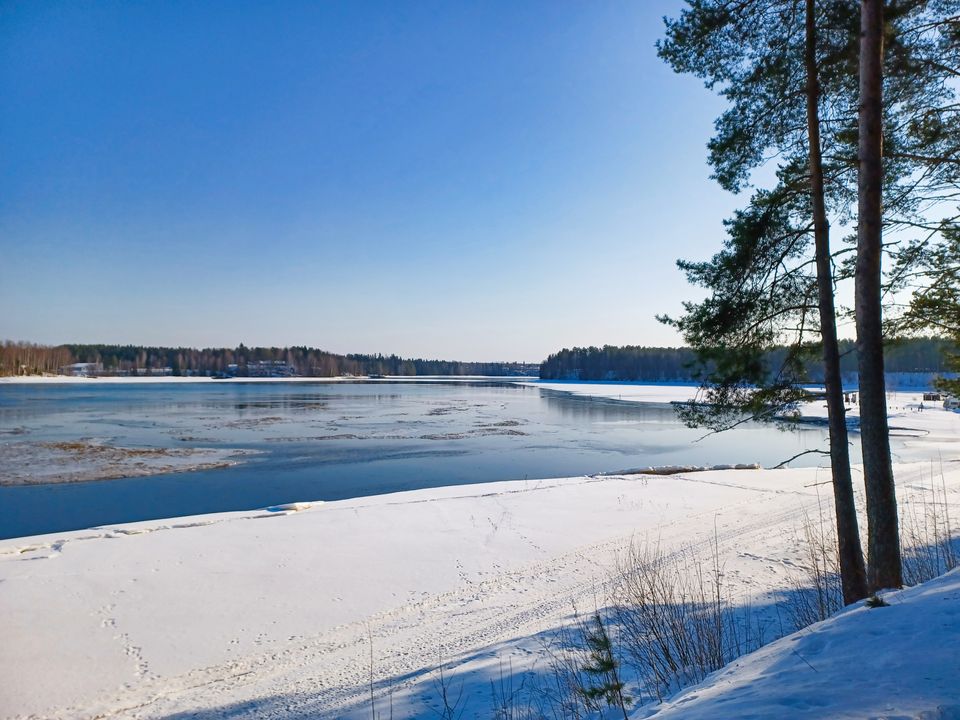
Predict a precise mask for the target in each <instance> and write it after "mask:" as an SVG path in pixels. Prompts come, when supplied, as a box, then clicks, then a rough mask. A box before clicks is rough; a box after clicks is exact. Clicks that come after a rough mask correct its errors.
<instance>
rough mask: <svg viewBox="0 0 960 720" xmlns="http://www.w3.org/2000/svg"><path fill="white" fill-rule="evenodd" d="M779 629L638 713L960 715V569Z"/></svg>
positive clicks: (668, 716)
mask: <svg viewBox="0 0 960 720" xmlns="http://www.w3.org/2000/svg"><path fill="white" fill-rule="evenodd" d="M884 599H885V600H886V602H887V603H889V607H876V608H868V607H865V606H864V605H863V603H860V604H859V605H857V606H854V607H852V608H849V609H847V610H846V611H844V612H842V613H840V614H838V615H836V616H834V617H832V618H830V619H829V620H826V621H825V622H821V623H817V624H815V625H811V626H810V627H808V628H806V629H804V630H801V631H800V632H798V633H795V634H793V635H789V636H787V637H785V638H782V639H780V640H778V641H776V642H774V643H772V644H770V645H767V646H766V647H763V648H761V649H760V650H758V651H757V652H755V653H753V654H751V655H748V656H746V657H743V658H741V659H740V660H738V661H736V662H734V663H732V664H731V665H729V666H727V667H726V668H724V669H723V670H720V671H719V672H717V673H714V674H713V675H711V676H710V677H708V678H707V680H706V681H705V682H704V683H702V684H700V685H697V686H695V687H691V688H688V689H687V690H685V691H683V692H681V693H680V694H679V695H677V696H676V697H675V698H673V699H672V700H671V701H670V702H668V703H667V704H665V705H663V706H661V707H660V708H659V710H658V711H656V712H654V713H652V714H651V713H648V712H645V711H640V712H637V713H636V714H634V716H633V717H634V718H635V720H640V719H641V718H653V719H654V720H681V719H682V720H716V719H717V718H726V719H728V720H734V719H736V718H744V719H745V718H796V719H797V720H801V719H802V718H832V719H833V720H842V719H843V718H850V719H851V720H853V719H857V720H860V719H861V718H890V719H893V718H916V719H919V720H951V719H953V718H960V685H958V680H957V678H958V673H960V654H958V650H957V649H958V648H960V571H956V570H955V571H953V572H951V573H949V574H947V575H944V576H943V577H940V578H937V579H936V580H932V581H930V582H928V583H924V584H923V585H918V586H917V587H914V588H909V589H907V590H903V591H901V592H894V593H888V594H886V595H884Z"/></svg>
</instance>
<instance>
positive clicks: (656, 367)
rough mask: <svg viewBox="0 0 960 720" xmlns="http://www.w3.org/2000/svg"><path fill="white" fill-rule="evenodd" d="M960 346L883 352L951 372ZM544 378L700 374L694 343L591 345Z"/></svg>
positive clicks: (849, 349)
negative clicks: (677, 345)
mask: <svg viewBox="0 0 960 720" xmlns="http://www.w3.org/2000/svg"><path fill="white" fill-rule="evenodd" d="M840 351H841V353H842V355H841V360H840V368H841V371H842V372H843V373H844V374H845V375H847V376H848V377H849V376H854V374H855V373H856V372H857V351H856V347H855V346H854V342H853V341H852V340H842V341H840ZM956 351H957V349H956V347H955V346H954V345H953V343H951V342H949V341H946V340H943V339H940V338H932V337H921V338H910V339H905V340H898V341H895V342H891V343H890V345H889V346H888V347H887V349H886V351H885V353H884V366H885V369H886V372H888V373H913V372H919V373H940V372H946V370H947V364H946V362H945V357H946V354H947V353H954V352H956ZM785 353H786V349H776V348H775V349H773V350H771V351H770V352H769V353H768V354H767V365H768V367H770V368H771V369H775V368H777V367H779V366H780V364H781V362H782V358H783V356H784V354H785ZM806 367H807V375H808V379H809V380H810V381H811V382H822V380H823V370H822V363H821V362H820V360H819V356H818V354H817V352H816V351H815V350H813V349H811V355H810V360H809V362H808V363H807V366H806ZM540 377H541V378H542V379H544V380H642V381H647V382H696V381H698V379H699V377H700V372H699V369H698V367H697V365H696V355H695V353H694V352H693V350H691V349H690V348H667V347H643V346H640V345H627V346H624V347H615V346H613V345H605V346H604V347H586V348H578V347H575V348H572V349H563V350H561V351H560V352H558V353H554V354H553V355H551V356H550V357H548V358H547V359H546V360H545V361H543V362H542V363H540Z"/></svg>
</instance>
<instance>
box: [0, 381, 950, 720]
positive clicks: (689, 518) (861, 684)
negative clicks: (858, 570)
mask: <svg viewBox="0 0 960 720" xmlns="http://www.w3.org/2000/svg"><path fill="white" fill-rule="evenodd" d="M664 388H666V389H664ZM564 389H567V388H566V387H565V388H564ZM636 392H637V396H640V395H643V396H644V397H651V396H654V395H656V396H658V397H666V394H667V392H674V393H676V392H677V389H676V387H675V386H674V387H669V386H658V387H657V388H655V389H653V390H650V389H643V388H639V387H638V388H637V389H636ZM901 399H902V400H903V403H902V406H901V405H896V404H895V403H894V406H895V409H894V412H893V419H892V420H891V423H892V424H893V425H897V426H902V427H904V428H909V431H910V432H911V433H912V437H911V439H910V445H909V447H908V448H906V449H905V450H904V452H903V453H902V457H900V458H898V464H897V467H896V474H897V481H898V488H899V492H900V501H901V503H902V504H903V506H904V507H906V508H909V507H911V505H913V504H918V503H920V502H923V499H924V498H925V497H928V495H929V493H930V491H931V487H932V484H933V483H934V481H935V483H936V486H937V487H940V486H941V483H942V487H943V489H944V491H945V493H946V497H947V499H948V501H949V503H950V511H951V513H954V516H955V517H960V463H958V462H957V460H958V459H960V452H958V450H960V447H958V446H957V445H956V441H957V438H958V437H960V433H958V431H960V415H958V414H956V413H949V412H945V411H943V410H939V409H935V408H931V409H927V410H925V412H923V413H919V412H916V411H914V410H912V409H911V408H910V407H909V405H910V402H912V400H910V398H908V397H907V396H903V397H902V398H901ZM660 401H661V400H658V402H660ZM901 408H902V409H901ZM810 412H811V413H816V412H817V408H815V407H814V408H811V409H810ZM941 475H942V480H941ZM828 480H829V471H828V470H826V469H823V468H802V469H782V470H758V469H744V470H712V471H706V472H696V473H693V472H681V473H679V474H677V475H671V476H659V475H636V474H634V475H614V476H594V477H578V478H565V479H554V480H538V481H532V480H530V481H514V482H498V483H488V484H481V485H471V486H454V487H446V488H434V489H427V490H417V491H412V492H404V493H396V494H391V495H381V496H376V497H368V498H359V499H353V500H343V501H336V502H326V503H312V502H311V500H312V499H311V498H303V502H300V503H292V504H290V505H286V506H277V507H272V508H268V509H265V510H262V511H253V512H239V513H221V514H215V515H204V516H197V517H192V518H177V519H173V520H164V521H149V522H141V523H131V524H125V525H118V526H108V527H101V528H94V529H91V530H85V531H76V532H69V533H57V534H52V535H44V536H36V537H30V538H17V539H13V540H5V541H0V617H2V618H3V620H2V631H3V637H4V642H3V643H0V677H2V678H4V681H3V687H2V690H0V717H2V718H22V717H37V718H40V717H46V718H74V717H76V718H81V717H104V718H174V717H178V718H186V717H202V718H214V717H248V718H253V717H257V718H271V717H273V718H286V717H304V718H306V717H311V718H361V717H370V707H369V693H370V684H371V682H372V684H373V687H374V696H375V702H376V703H377V708H378V709H379V711H380V712H381V713H382V714H383V717H387V716H388V715H387V713H388V710H387V707H388V703H389V702H392V706H393V711H394V717H397V718H404V717H433V716H435V712H434V710H435V708H436V702H437V687H436V682H437V672H436V671H437V666H438V663H439V662H440V658H442V662H443V663H444V664H445V665H446V666H447V674H448V676H449V677H451V678H453V681H454V682H456V683H457V684H458V685H457V686H458V687H462V688H463V691H464V696H463V700H464V709H465V713H464V715H463V717H464V718H473V717H484V718H487V717H490V716H491V714H492V713H491V689H490V682H491V680H493V679H495V678H496V677H497V673H498V671H499V669H500V668H502V667H505V666H506V667H509V668H510V673H512V674H513V675H515V676H516V677H518V678H519V677H521V676H523V675H524V674H525V673H538V672H542V671H543V670H544V667H545V662H546V660H545V651H544V648H543V644H544V642H545V641H548V640H549V638H550V637H551V633H552V632H554V631H555V630H556V629H557V628H559V627H561V626H563V625H564V624H565V623H566V622H567V621H568V619H569V617H570V615H571V612H572V609H573V607H574V606H576V607H578V608H580V609H588V610H589V609H592V608H593V607H594V606H595V605H594V604H595V603H597V602H598V597H599V598H601V599H600V602H602V597H603V593H604V590H605V583H606V581H607V579H608V577H609V575H610V572H611V570H612V568H613V566H614V564H615V560H616V557H617V555H618V553H620V552H622V551H624V550H625V549H626V548H627V547H628V546H629V545H630V544H631V543H637V542H640V543H643V542H649V543H657V544H658V546H659V547H660V548H661V549H662V550H664V551H665V552H670V553H681V552H682V553H686V554H687V555H689V556H691V557H701V558H704V557H707V556H708V555H709V553H711V552H712V546H713V545H714V543H716V545H717V547H718V551H719V554H720V557H721V559H722V560H723V562H724V572H725V578H726V581H727V582H728V583H729V584H730V586H731V587H733V588H734V590H735V592H736V594H737V596H738V597H741V598H742V599H743V601H744V602H746V601H751V602H754V601H757V600H763V599H769V598H770V597H773V596H775V595H776V594H777V593H778V592H779V591H782V590H783V589H784V588H786V587H788V586H790V585H791V583H792V582H793V581H794V579H795V578H796V576H797V572H798V571H799V568H800V567H801V566H802V565H803V563H804V561H805V554H804V551H803V548H802V547H801V545H800V543H799V542H798V537H799V533H800V526H801V524H802V522H803V519H804V517H805V516H814V517H816V516H817V513H819V512H821V510H822V509H823V508H825V507H829V505H830V503H831V499H830V496H829V487H828V486H825V485H824V483H825V482H827V481H828ZM265 481H269V478H265ZM958 584H960V578H958V577H957V576H956V575H951V576H949V577H947V578H944V579H943V580H940V581H937V582H936V583H933V584H931V585H929V586H924V587H923V588H917V589H914V590H907V591H904V592H902V593H898V594H895V595H892V596H890V597H889V598H888V600H889V602H890V603H891V607H889V608H875V609H867V608H859V609H854V610H851V611H847V612H846V613H843V614H841V615H840V616H839V617H837V618H835V619H833V620H830V621H828V622H826V623H822V624H820V625H817V626H813V627H811V628H808V629H807V630H805V631H803V632H801V633H800V634H799V636H797V639H795V640H791V639H789V638H787V639H784V640H781V641H779V642H778V643H775V644H774V645H771V646H768V647H767V648H764V649H762V650H761V651H759V653H758V654H756V655H754V656H751V657H748V658H743V659H741V660H740V661H738V662H737V663H736V664H735V665H733V666H732V667H730V668H729V669H727V670H722V671H720V672H719V673H718V674H716V675H715V676H714V677H713V678H712V679H711V680H710V681H708V682H707V683H705V684H704V685H702V686H699V687H698V688H697V689H690V690H688V691H686V692H685V693H683V694H681V695H680V696H678V697H677V698H675V699H673V700H672V701H671V703H670V704H668V705H667V706H665V707H664V708H662V710H661V711H660V712H661V715H659V716H657V717H660V716H662V717H665V718H666V717H670V718H672V717H684V718H687V717H691V718H696V717H711V718H716V717H724V718H732V717H744V718H745V717H852V716H853V715H852V714H850V713H854V711H855V704H856V703H863V702H865V701H867V700H869V703H870V705H869V708H868V710H865V711H864V712H858V713H857V714H856V716H857V717H868V716H873V717H890V718H892V717H929V718H934V717H955V716H957V715H955V714H951V713H957V712H960V711H958V708H960V690H958V689H957V688H956V687H955V686H956V682H955V681H954V682H951V680H952V679H953V678H955V677H956V672H957V670H958V669H960V668H958V667H957V665H958V657H960V656H958V655H957V653H956V650H955V648H956V647H958V646H957V644H956V639H957V638H956V635H957V633H958V632H960V605H958V604H957V603H956V599H957V593H958V592H960V588H958ZM943 598H945V599H943ZM858 623H859V625H858ZM925 623H927V624H928V625H929V627H928V626H925ZM858 628H862V630H861V629H858ZM834 635H836V637H834ZM854 636H856V637H855V638H854ZM841 639H842V640H844V642H840V640H841ZM847 639H849V640H851V642H853V641H854V640H856V643H859V644H856V643H855V644H851V645H849V646H848V645H847V644H846V640H847ZM915 639H916V642H917V644H916V645H914V644H913V643H914V642H915ZM917 647H922V648H923V651H922V652H917V651H916V648H917ZM794 650H795V651H796V652H794ZM798 653H799V656H801V657H802V659H803V660H805V661H806V662H808V663H809V664H810V665H812V666H813V667H814V668H816V671H814V670H811V669H810V668H809V667H808V665H806V664H804V662H802V661H801V659H799V658H798V656H797V654H798ZM371 656H372V659H373V662H372V668H371ZM858 664H859V665H860V667H854V666H857V665H858ZM841 671H842V672H841ZM741 673H742V674H741ZM851 675H852V676H853V677H855V679H856V682H855V684H854V685H852V686H851V688H853V689H851V690H849V691H848V690H846V689H845V688H844V685H843V683H845V682H846V678H847V677H848V676H851ZM838 678H840V679H839V680H838ZM461 684H462V685H461ZM391 691H392V694H390V693H391ZM431 703H433V704H431ZM938 706H942V707H943V708H946V710H943V711H942V712H941V713H940V714H939V715H938V714H936V708H937V707H938ZM857 707H859V706H857ZM647 712H648V711H647V710H642V711H638V713H637V715H636V717H637V718H641V717H645V714H644V713H647ZM924 712H929V713H932V714H929V715H926V716H924V715H922V714H921V713H924ZM694 713H699V714H694ZM844 713H847V714H846V715H845V714H844Z"/></svg>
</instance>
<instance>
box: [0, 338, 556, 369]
mask: <svg viewBox="0 0 960 720" xmlns="http://www.w3.org/2000/svg"><path fill="white" fill-rule="evenodd" d="M72 363H97V364H99V365H101V366H102V370H101V371H100V372H99V374H103V375H155V374H169V375H215V374H230V375H237V376H245V375H248V374H254V373H257V374H260V373H261V372H262V364H264V363H269V364H271V365H272V364H276V366H277V367H278V374H291V373H293V374H296V375H302V376H306V377H337V376H340V375H497V376H506V375H532V376H536V374H537V370H538V367H537V365H536V364H531V363H512V362H489V363H478V362H456V361H447V360H422V359H416V360H411V359H405V358H401V357H397V356H396V355H389V356H387V355H337V354H335V353H330V352H326V351H324V350H318V349H316V348H310V347H289V348H275V347H269V348H268V347H245V346H244V345H243V344H241V345H239V346H238V347H236V348H205V349H203V350H197V349H194V348H182V347H181V348H168V347H146V346H142V345H57V346H47V345H37V344H33V343H23V342H10V341H7V342H4V343H3V344H2V345H0V375H39V374H43V373H50V374H56V373H57V372H59V371H60V370H61V368H63V367H65V366H67V365H70V364H72ZM282 366H285V367H282ZM280 368H282V369H280Z"/></svg>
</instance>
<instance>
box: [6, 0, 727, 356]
mask: <svg viewBox="0 0 960 720" xmlns="http://www.w3.org/2000/svg"><path fill="white" fill-rule="evenodd" d="M679 8H680V2H679V0H677V1H674V0H663V1H656V0H634V1H633V2H587V1H586V0H584V1H582V2H563V1H560V0H550V1H549V2H521V3H517V2H449V1H445V2H420V1H418V2H412V1H411V2H383V3H376V2H304V3H297V2H284V3H269V2H260V3H253V2H249V3H247V2H206V3H201V2H182V3H178V2H164V3H147V2H144V3H139V2H109V1H107V0H102V1H101V2H97V3H87V2H76V3H56V2H50V3H37V2H22V3H17V2H7V3H4V4H3V5H0V98H2V101H0V102H2V105H3V108H2V112H0V303H2V305H3V307H4V312H3V313H2V315H0V338H9V339H21V340H32V341H38V342H48V343H58V342H111V343H126V342H132V343H144V344H165V345H194V346H214V345H217V346H218V345H230V346H232V345H236V344H238V343H240V342H244V343H246V344H247V345H287V344H307V345H313V346H319V347H323V348H326V349H329V350H332V351H335V352H384V353H392V352H395V353H398V354H401V355H405V356H424V357H445V358H458V359H476V360H493V359H518V360H531V361H536V360H540V359H542V358H543V357H545V356H546V355H547V354H549V353H550V352H552V351H555V350H557V349H559V348H561V347H564V346H571V345H589V344H604V343H611V344H627V343H630V344H649V345H656V344H676V343H677V342H678V338H677V337H676V336H675V335H674V334H673V332H672V331H671V330H669V329H668V328H665V327H662V326H661V325H659V324H658V323H657V322H656V320H655V319H654V315H655V314H656V313H659V312H675V311H676V310H677V309H678V308H679V304H680V301H681V300H682V299H685V298H688V297H690V296H691V292H692V291H691V289H690V288H689V287H688V286H687V285H686V283H685V281H684V279H683V277H682V275H681V274H680V273H679V272H678V271H677V270H676V269H675V266H674V261H675V260H676V259H677V258H678V257H688V258H701V257H705V256H707V255H709V254H710V253H712V252H713V251H714V250H715V249H716V248H717V247H719V245H720V242H721V240H722V226H721V220H722V219H723V218H724V217H725V216H726V215H728V214H729V213H730V211H731V210H732V209H733V207H735V205H736V204H737V202H738V199H737V198H735V197H731V196H729V195H726V194H725V193H723V192H722V191H721V190H720V189H719V188H717V187H716V185H715V184H714V183H713V182H712V181H710V180H709V172H710V171H709V168H708V167H707V165H706V162H705V157H706V151H705V147H704V145H705V143H706V141H707V139H708V138H709V136H710V133H711V130H712V122H713V119H714V117H715V116H716V115H717V114H718V113H719V112H720V110H721V108H722V106H721V102H720V100H719V99H717V98H715V97H713V96H712V95H711V94H710V93H709V92H708V91H707V90H705V89H704V88H703V87H702V86H701V85H700V83H699V82H698V81H697V80H695V79H693V78H690V77H681V76H677V75H674V74H673V73H672V72H671V71H670V70H669V69H668V68H667V67H666V65H664V64H663V63H662V62H660V61H659V60H658V59H657V57H656V51H655V48H654V43H655V41H656V40H657V38H658V37H659V36H660V35H661V33H662V28H663V23H662V19H661V18H662V16H663V15H674V14H676V13H677V12H678V10H679Z"/></svg>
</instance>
